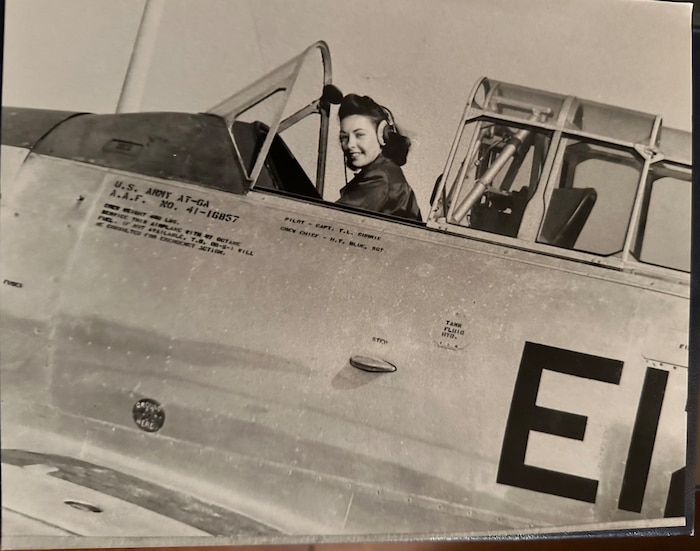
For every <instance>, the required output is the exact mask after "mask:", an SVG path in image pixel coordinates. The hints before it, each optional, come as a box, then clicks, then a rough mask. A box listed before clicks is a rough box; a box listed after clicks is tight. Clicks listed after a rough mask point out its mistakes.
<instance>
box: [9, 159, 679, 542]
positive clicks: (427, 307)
mask: <svg viewBox="0 0 700 551" xmlns="http://www.w3.org/2000/svg"><path fill="white" fill-rule="evenodd" d="M2 186H3V203H2V227H3V232H2V243H1V247H2V257H3V261H2V279H3V283H4V284H3V286H2V310H1V313H2V326H3V333H4V335H6V336H7V338H3V362H2V377H3V406H2V407H3V411H2V413H3V416H2V417H3V426H2V433H3V446H5V447H8V446H10V447H17V448H21V447H34V448H35V449H36V451H42V450H41V448H42V446H46V445H47V444H46V442H43V443H42V442H41V441H37V439H36V438H35V436H36V434H40V430H41V428H42V427H31V426H30V425H31V424H32V423H31V422H30V421H29V417H26V420H27V426H25V425H23V424H22V422H23V420H24V419H25V417H23V415H22V414H21V412H22V411H25V410H27V408H30V406H31V404H36V406H37V408H39V409H41V410H42V411H43V413H42V414H41V415H40V416H38V417H37V418H40V419H43V423H44V427H43V428H45V429H48V430H54V431H60V432H61V434H62V435H63V436H65V437H66V439H67V440H66V442H70V441H75V443H76V444H75V445H76V446H78V447H76V449H75V451H76V453H77V452H78V450H80V453H81V454H82V456H87V457H89V456H91V454H92V456H93V457H96V458H100V459H102V460H105V457H107V455H106V454H107V451H106V450H108V451H109V452H110V453H111V455H110V457H111V458H112V460H113V461H114V462H116V463H120V464H122V465H127V466H128V465H129V464H130V463H129V462H130V461H131V462H132V463H131V465H132V467H133V468H134V469H138V468H141V467H137V465H142V464H149V462H151V463H152V462H154V461H158V462H159V466H158V467H159V468H158V470H159V473H160V474H159V475H158V476H160V477H162V478H163V481H167V479H168V477H169V476H170V477H171V480H170V483H171V484H174V485H181V486H183V487H191V488H193V491H198V492H200V493H204V494H206V493H207V492H208V491H209V490H207V488H210V487H215V488H217V489H218V493H215V492H213V491H212V493H211V495H212V496H214V495H215V496H216V497H215V498H213V499H215V500H218V501H219V502H220V503H223V504H224V505H230V506H231V507H235V508H236V509H237V510H240V511H242V512H244V513H248V514H250V515H251V517H253V518H258V519H259V520H263V521H266V520H267V521H269V522H270V524H271V525H275V526H277V527H278V528H280V529H283V530H286V531H295V530H302V531H304V530H307V531H308V530H312V531H316V533H323V534H338V533H362V534H370V533H399V532H406V531H410V532H413V533H416V532H420V531H422V530H424V531H425V532H426V533H428V532H430V531H435V530H436V529H439V530H441V531H443V532H445V531H446V532H454V533H458V532H464V531H469V530H470V526H471V527H472V528H474V529H476V530H479V529H481V530H499V529H505V528H519V529H520V528H523V529H527V528H533V527H535V528H536V527H544V526H570V525H584V524H591V523H595V522H601V521H605V522H608V521H611V520H620V521H632V522H634V521H637V520H642V519H648V518H661V517H663V512H664V507H665V505H666V501H667V496H668V493H669V484H670V480H671V475H672V473H674V472H676V471H677V470H679V469H680V468H682V467H683V465H684V464H685V462H684V459H685V412H684V406H685V403H686V398H687V396H686V388H687V359H685V358H686V356H687V344H688V343H687V326H688V298H687V292H688V291H687V286H683V285H680V284H679V285H673V284H670V283H662V282H659V284H658V285H652V284H650V281H652V280H650V279H649V278H645V277H642V276H636V275H633V274H624V273H620V272H615V271H612V270H610V269H606V268H603V267H599V266H591V265H586V264H582V263H579V262H575V261H569V260H566V259H557V258H551V257H547V256H544V255H541V254H536V253H532V252H528V251H521V250H516V249H512V248H507V247H503V246H500V245H496V244H491V243H487V242H478V241H474V240H470V239H468V238H464V237H460V236H454V235H447V234H442V233H439V232H435V231H432V230H429V229H427V228H424V227H418V226H410V225H406V224H403V223H400V222H393V221H390V220H382V219H378V218H374V217H368V216H364V215H361V214H356V213H352V212H346V211H342V210H339V209H337V208H335V207H333V206H329V205H322V204H312V203H307V202H304V201H300V200H295V199H290V198H286V197H281V196H278V195H272V194H266V193H262V192H251V193H249V194H248V195H244V196H240V195H232V194H227V193H225V192H220V191H216V190H207V189H203V188H199V187H197V186H193V185H190V184H183V183H178V182H172V181H164V180H159V179H156V178H149V177H144V176H139V175H134V174H127V173H123V172H118V171H113V170H112V171H110V170H106V169H101V168H99V167H95V166H90V165H86V164H82V163H78V162H74V161H68V160H61V159H56V158H51V157H43V156H39V155H36V154H32V155H30V156H29V158H28V159H27V161H26V162H25V164H24V165H23V166H22V168H21V170H20V171H19V172H18V174H17V177H16V178H15V179H14V180H13V181H11V182H6V181H3V182H2ZM30 253H31V254H30ZM7 282H9V283H7ZM657 287H658V288H657ZM10 335H11V336H12V338H10ZM526 343H531V344H526ZM532 345H542V346H544V347H549V348H551V349H566V350H569V351H573V352H576V353H579V354H582V355H592V356H596V357H602V358H607V359H610V360H614V361H615V362H620V363H621V365H622V368H621V369H622V370H621V376H620V378H619V382H618V383H615V384H611V383H606V382H602V381H600V380H595V379H593V378H591V379H588V378H585V377H582V376H572V375H568V374H566V373H562V372H557V370H556V369H554V368H555V367H556V366H548V365H543V366H542V369H544V370H545V371H544V372H543V374H542V378H541V380H540V381H539V383H538V384H539V387H538V394H537V405H538V406H540V407H543V408H551V409H554V410H559V411H564V412H570V413H575V414H578V415H582V416H585V417H586V418H587V422H586V427H585V435H584V436H583V439H582V440H581V441H579V440H576V439H573V438H564V437H561V436H554V435H553V434H546V432H547V431H544V432H537V431H535V430H532V431H531V432H530V434H529V443H528V447H527V454H526V457H525V463H526V464H529V465H536V466H539V467H542V468H545V469H549V470H551V471H557V472H563V473H568V474H571V475H575V476H578V477H583V478H587V479H590V480H596V481H598V485H597V493H596V499H595V502H594V503H590V502H585V501H582V500H579V499H571V498H567V497H562V496H558V495H551V494H549V493H546V492H542V491H533V490H532V489H526V488H523V487H516V486H514V485H512V484H504V483H499V482H498V481H497V479H498V478H499V475H498V470H499V465H500V464H501V463H502V461H503V460H502V455H503V447H504V444H505V438H506V436H505V435H506V426H507V425H508V424H509V423H510V421H509V413H510V410H511V402H512V401H513V399H514V393H515V392H516V390H517V389H516V387H517V385H516V381H517V377H518V373H519V368H520V366H521V362H523V361H524V360H523V358H524V354H525V351H526V350H528V349H529V348H528V347H531V346H532ZM353 356H363V357H369V358H375V359H381V360H384V361H386V362H389V363H391V364H393V365H394V366H396V368H397V369H396V371H395V372H393V373H369V372H365V371H362V370H359V369H357V368H355V367H353V366H351V365H350V358H351V357H353ZM650 368H653V369H655V370H657V371H663V372H664V373H667V374H668V375H667V376H668V382H667V384H666V385H665V392H662V394H661V396H662V405H661V410H660V414H659V419H658V433H657V435H656V439H655V444H654V442H653V441H652V445H653V453H652V455H651V463H650V467H649V476H648V480H649V483H648V485H647V486H646V492H644V490H642V495H643V507H642V509H641V511H639V512H631V511H629V510H622V509H621V508H620V506H619V496H620V493H621V491H622V488H623V486H624V484H625V480H629V477H630V475H629V473H628V472H626V469H625V465H626V463H627V460H628V452H629V449H630V444H631V441H633V440H634V438H633V429H634V425H635V419H636V417H637V414H638V409H639V408H640V407H641V406H640V397H641V396H642V394H643V386H644V384H645V380H646V379H645V378H646V375H647V372H648V370H649V369H650ZM144 398H149V399H153V400H156V401H157V402H158V403H159V404H160V405H161V406H162V408H163V411H164V412H165V422H164V424H163V426H162V428H161V429H160V430H158V431H157V432H152V433H147V432H144V431H142V430H140V428H139V427H138V426H137V425H136V423H135V422H134V413H133V407H134V404H135V403H136V402H137V401H139V400H141V399H144ZM28 404H29V405H28ZM511 416H512V414H511ZM36 431H39V432H36ZM64 445H65V449H66V450H68V451H70V449H71V445H70V444H64ZM552 450H556V451H557V453H556V454H553V453H552ZM82 456H81V457H82ZM193 481H196V483H195V482H193ZM644 483H645V484H646V478H645V480H644ZM525 503H527V504H528V506H527V507H524V506H523V504H525ZM264 504H268V505H267V508H266V507H265V506H264ZM269 504H274V506H273V507H270V505H269ZM265 515H268V516H270V517H271V518H267V519H265V518H262V517H264V516H265ZM310 519H313V520H310ZM470 523H471V524H470ZM302 533H304V532H302ZM307 533H308V532H307Z"/></svg>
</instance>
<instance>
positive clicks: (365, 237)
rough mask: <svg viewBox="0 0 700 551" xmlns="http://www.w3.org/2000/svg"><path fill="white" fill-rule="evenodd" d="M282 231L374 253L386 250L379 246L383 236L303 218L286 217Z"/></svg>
mask: <svg viewBox="0 0 700 551" xmlns="http://www.w3.org/2000/svg"><path fill="white" fill-rule="evenodd" d="M280 231H281V232H285V233H291V234H295V235H298V236H300V237H305V238H307V239H317V240H319V242H320V241H325V242H327V243H333V244H335V245H341V246H346V247H348V248H354V249H362V250H365V251H369V252H373V253H383V252H384V250H385V249H384V247H380V246H379V245H378V243H379V242H380V241H381V239H382V236H381V235H376V234H372V233H369V232H364V231H356V230H354V229H352V230H351V229H348V228H347V227H341V226H339V225H337V224H326V223H320V222H310V221H308V220H304V219H303V218H295V217H291V216H285V217H284V220H283V221H282V224H281V225H280Z"/></svg>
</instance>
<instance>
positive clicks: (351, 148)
mask: <svg viewBox="0 0 700 551" xmlns="http://www.w3.org/2000/svg"><path fill="white" fill-rule="evenodd" d="M340 147H342V148H343V152H344V153H345V157H346V158H347V159H348V163H349V165H350V167H351V168H362V167H363V166H367V165H368V164H370V163H371V162H372V161H374V160H375V159H376V158H377V157H378V156H379V154H380V153H381V152H382V146H381V145H379V140H378V139H377V129H376V127H375V125H374V122H373V121H372V119H370V118H369V117H366V116H365V115H348V116H347V117H345V118H344V119H343V120H341V121H340Z"/></svg>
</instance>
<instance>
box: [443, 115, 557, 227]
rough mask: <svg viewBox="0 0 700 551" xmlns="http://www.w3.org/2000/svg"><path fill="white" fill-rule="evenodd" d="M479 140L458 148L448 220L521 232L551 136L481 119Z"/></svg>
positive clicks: (448, 182) (447, 201)
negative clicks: (467, 146) (521, 225)
mask: <svg viewBox="0 0 700 551" xmlns="http://www.w3.org/2000/svg"><path fill="white" fill-rule="evenodd" d="M475 132H476V136H475V137H476V139H475V140H474V141H473V142H470V147H469V148H468V149H467V150H466V152H465V153H462V151H464V147H463V144H460V147H458V150H457V153H458V155H459V156H456V157H455V161H454V162H453V168H452V169H451V170H450V172H448V178H447V180H446V186H445V191H444V193H443V194H442V197H441V198H440V199H442V201H443V203H444V204H445V205H446V207H447V208H446V210H447V217H446V218H447V221H448V222H450V223H453V224H458V225H460V226H464V227H469V228H473V229H477V230H482V231H486V232H490V233H497V234H500V235H506V236H509V237H516V236H517V235H518V231H519V229H520V224H521V222H522V219H523V215H524V212H525V209H526V208H527V206H528V203H529V202H530V200H531V199H532V197H533V196H534V194H535V191H536V190H537V186H538V183H539V181H540V177H541V175H542V170H543V167H544V162H545V159H546V157H547V153H548V151H549V144H550V140H551V136H550V134H549V133H548V132H544V131H537V130H534V129H531V128H527V127H522V128H520V127H514V126H506V125H505V124H503V123H499V122H496V121H491V120H488V119H485V120H481V121H479V122H478V123H477V126H476V128H475Z"/></svg>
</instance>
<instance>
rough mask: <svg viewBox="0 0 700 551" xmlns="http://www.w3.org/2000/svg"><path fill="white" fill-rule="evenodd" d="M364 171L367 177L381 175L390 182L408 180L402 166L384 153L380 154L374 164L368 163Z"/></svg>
mask: <svg viewBox="0 0 700 551" xmlns="http://www.w3.org/2000/svg"><path fill="white" fill-rule="evenodd" d="M364 172H365V176H366V177H367V178H370V179H371V178H373V177H380V178H383V179H386V180H387V181H388V182H390V183H393V182H397V181H399V182H401V181H405V180H406V178H405V177H404V175H403V170H401V167H400V166H399V165H397V164H396V163H395V162H394V161H392V160H391V159H388V158H387V157H384V156H383V155H380V156H379V157H377V158H376V159H375V160H374V161H373V162H372V164H370V165H368V166H367V167H366V170H365V171H364Z"/></svg>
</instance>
